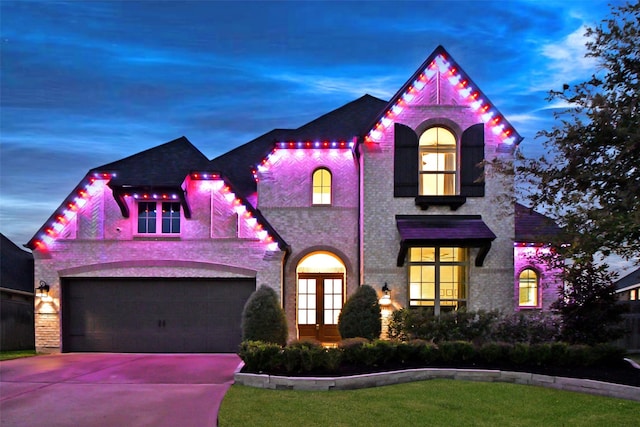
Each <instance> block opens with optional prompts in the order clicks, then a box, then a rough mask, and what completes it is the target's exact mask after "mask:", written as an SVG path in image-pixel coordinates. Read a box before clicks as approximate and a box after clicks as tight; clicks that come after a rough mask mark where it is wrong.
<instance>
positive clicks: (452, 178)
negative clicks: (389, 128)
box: [418, 127, 457, 196]
mask: <svg viewBox="0 0 640 427" xmlns="http://www.w3.org/2000/svg"><path fill="white" fill-rule="evenodd" d="M419 149H420V155H419V157H418V162H419V164H418V173H419V175H420V177H419V178H420V188H419V191H420V195H421V196H451V195H455V194H456V191H457V190H456V185H457V184H456V171H457V146H456V137H455V135H454V134H453V133H451V131H449V130H447V129H445V128H443V127H432V128H429V129H427V130H426V131H425V132H424V133H423V134H422V135H420V140H419Z"/></svg>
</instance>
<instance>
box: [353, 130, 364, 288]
mask: <svg viewBox="0 0 640 427" xmlns="http://www.w3.org/2000/svg"><path fill="white" fill-rule="evenodd" d="M361 147H362V144H361V140H358V142H357V144H356V149H355V154H356V160H357V166H358V273H359V276H360V282H359V284H358V286H360V285H362V284H363V283H364V155H363V153H362V152H361V151H360V150H361Z"/></svg>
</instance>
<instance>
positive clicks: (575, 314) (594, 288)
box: [552, 261, 624, 345]
mask: <svg viewBox="0 0 640 427" xmlns="http://www.w3.org/2000/svg"><path fill="white" fill-rule="evenodd" d="M563 279H564V280H565V282H566V283H567V286H566V287H565V288H564V289H562V290H561V292H560V298H559V299H558V300H557V301H556V302H555V303H554V304H553V306H552V308H554V309H557V310H558V312H559V313H560V316H561V318H562V327H561V339H562V340H564V341H567V342H570V343H574V344H575V343H578V344H590V345H594V344H599V343H606V342H611V341H614V340H616V339H617V338H620V337H621V336H622V335H623V333H624V328H623V326H622V323H621V320H622V318H621V314H622V306H620V305H618V304H616V296H615V285H614V284H613V278H612V275H611V274H610V273H608V272H607V271H606V265H599V266H596V265H595V264H594V263H593V262H592V261H580V262H577V263H574V264H571V265H567V267H565V268H564V272H563Z"/></svg>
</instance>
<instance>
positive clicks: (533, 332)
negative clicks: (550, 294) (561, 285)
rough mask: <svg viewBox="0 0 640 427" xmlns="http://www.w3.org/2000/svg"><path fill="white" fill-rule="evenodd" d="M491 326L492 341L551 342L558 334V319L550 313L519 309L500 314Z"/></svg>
mask: <svg viewBox="0 0 640 427" xmlns="http://www.w3.org/2000/svg"><path fill="white" fill-rule="evenodd" d="M492 328H493V331H492V333H491V340H492V341H499V342H508V343H518V342H519V343H530V344H536V343H542V342H552V341H554V340H556V339H557V338H558V337H559V335H560V323H559V320H558V318H557V316H555V315H553V314H551V313H538V312H526V311H521V312H518V313H513V314H509V315H505V316H501V317H498V318H497V319H496V321H495V322H494V324H493V325H492Z"/></svg>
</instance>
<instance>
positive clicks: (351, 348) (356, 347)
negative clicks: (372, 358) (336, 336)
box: [338, 337, 369, 365]
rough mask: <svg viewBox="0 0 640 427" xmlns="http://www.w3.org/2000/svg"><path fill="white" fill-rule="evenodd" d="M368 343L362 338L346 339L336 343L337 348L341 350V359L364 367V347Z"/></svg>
mask: <svg viewBox="0 0 640 427" xmlns="http://www.w3.org/2000/svg"><path fill="white" fill-rule="evenodd" d="M368 342H369V340H368V339H366V338H362V337H356V338H347V339H344V340H342V341H340V342H339V343H338V348H339V349H340V350H342V359H343V360H344V361H345V362H347V363H351V364H354V365H364V362H365V359H366V356H365V351H366V350H365V349H364V345H365V344H367V343H368Z"/></svg>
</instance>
